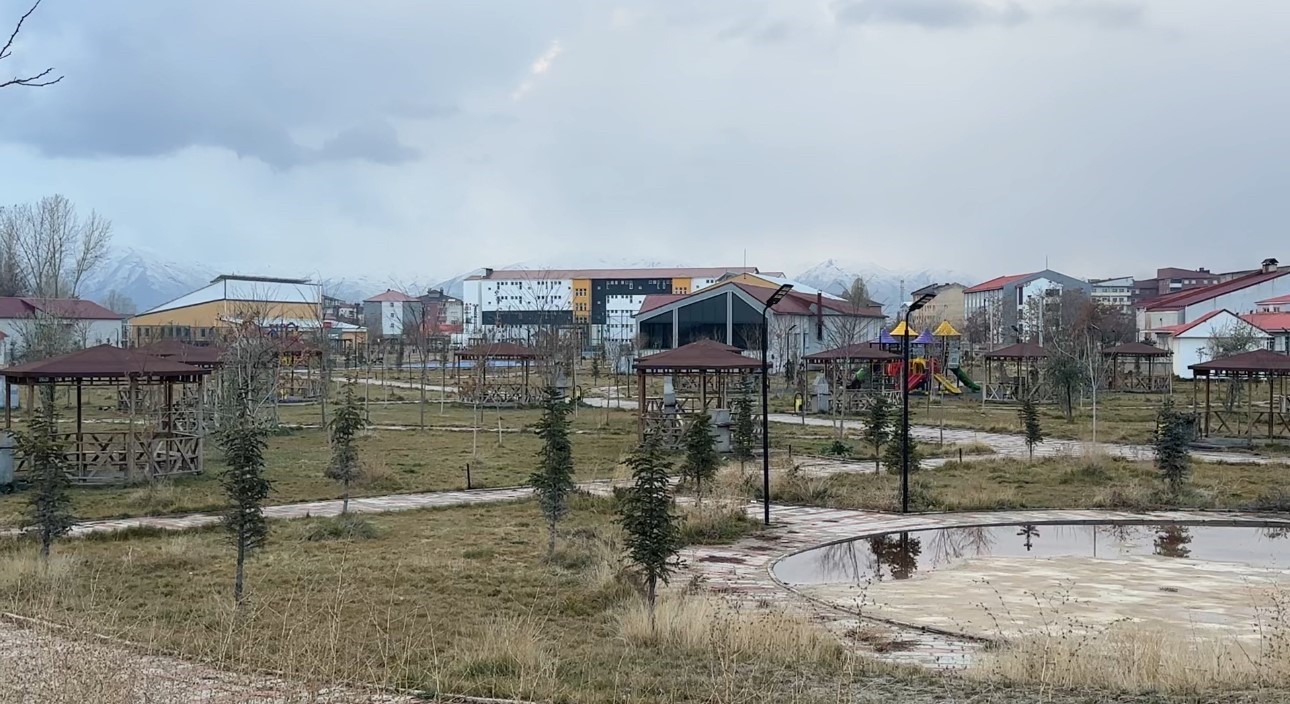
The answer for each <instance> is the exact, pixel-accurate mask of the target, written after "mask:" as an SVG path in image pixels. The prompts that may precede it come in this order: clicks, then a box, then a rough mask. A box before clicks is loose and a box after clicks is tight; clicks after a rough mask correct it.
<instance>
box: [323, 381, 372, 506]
mask: <svg viewBox="0 0 1290 704" xmlns="http://www.w3.org/2000/svg"><path fill="white" fill-rule="evenodd" d="M365 427H367V419H366V418H365V417H364V415H363V408H362V406H361V404H360V403H359V401H358V397H357V396H355V395H354V385H353V384H352V383H347V384H345V396H344V398H343V399H342V400H341V404H340V407H339V408H337V409H336V411H335V412H334V413H333V414H332V418H331V423H330V424H329V430H330V431H331V462H330V463H329V464H328V465H327V478H329V479H334V480H336V481H338V482H340V486H341V499H340V513H341V515H342V516H343V515H345V514H347V513H349V485H350V483H351V482H353V481H354V480H355V479H358V475H359V464H358V446H357V440H358V434H359V433H360V432H362V430H363V428H365Z"/></svg>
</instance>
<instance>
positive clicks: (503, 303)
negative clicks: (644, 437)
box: [462, 267, 783, 346]
mask: <svg viewBox="0 0 1290 704" xmlns="http://www.w3.org/2000/svg"><path fill="white" fill-rule="evenodd" d="M732 273H733V274H758V273H762V272H760V271H759V270H758V269H757V268H756V267H695V268H688V267H683V268H657V269H556V270H552V269H485V270H484V273H482V274H479V275H476V276H472V277H470V278H468V279H466V280H465V282H463V285H462V326H463V329H464V336H465V337H466V338H467V339H471V338H482V337H485V336H487V337H491V338H493V339H503V340H525V339H528V338H529V337H531V336H532V335H533V333H534V332H535V331H537V330H538V329H541V328H544V327H550V326H556V327H564V328H571V329H577V330H581V331H582V333H583V334H584V336H585V339H586V342H587V344H588V345H590V346H597V345H601V344H606V343H612V342H629V341H631V340H632V339H633V338H634V337H635V336H636V321H635V319H634V316H635V315H636V312H637V311H638V310H640V307H641V304H642V303H643V302H644V301H645V298H646V296H651V295H687V294H690V293H693V292H694V291H698V290H701V289H703V288H705V287H708V286H712V285H713V284H715V283H717V281H719V280H720V279H721V278H722V277H724V276H726V275H727V274H732ZM767 275H774V276H783V274H779V273H771V272H768V273H767Z"/></svg>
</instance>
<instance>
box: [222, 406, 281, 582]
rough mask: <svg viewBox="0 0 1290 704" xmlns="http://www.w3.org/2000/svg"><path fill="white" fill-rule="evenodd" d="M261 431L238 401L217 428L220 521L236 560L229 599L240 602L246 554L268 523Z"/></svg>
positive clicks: (257, 544) (255, 546) (259, 540)
mask: <svg viewBox="0 0 1290 704" xmlns="http://www.w3.org/2000/svg"><path fill="white" fill-rule="evenodd" d="M264 436H265V431H264V429H263V427H262V426H261V425H260V424H258V423H256V421H255V418H254V417H253V415H252V413H251V411H250V409H249V408H248V407H247V405H246V404H244V403H243V404H238V406H237V408H236V409H235V410H234V413H233V414H232V416H231V417H230V418H229V419H228V421H227V422H226V424H225V425H224V427H222V428H221V429H220V435H219V443H220V447H221V449H222V450H223V451H224V462H225V464H227V465H228V469H226V470H224V473H223V474H222V475H221V476H220V484H221V485H222V486H223V487H224V492H225V494H226V495H227V496H228V507H227V508H225V509H224V513H223V516H222V521H223V524H224V529H225V530H226V531H228V534H229V538H230V539H231V540H232V542H233V546H234V547H235V548H236V549H237V562H236V567H235V572H234V577H233V600H234V602H236V603H237V604H238V605H241V603H242V593H243V583H244V576H245V573H246V558H247V556H248V555H249V554H250V553H252V552H253V551H255V550H256V549H258V548H260V547H261V546H263V545H264V542H265V540H266V539H267V538H268V534H269V525H268V523H267V522H266V521H265V518H264V501H265V499H267V498H268V496H269V491H270V489H271V485H270V483H269V480H268V479H266V478H265V477H264V448H265V446H266V443H265V437H264Z"/></svg>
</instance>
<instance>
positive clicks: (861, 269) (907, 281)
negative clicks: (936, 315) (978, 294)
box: [793, 259, 976, 314]
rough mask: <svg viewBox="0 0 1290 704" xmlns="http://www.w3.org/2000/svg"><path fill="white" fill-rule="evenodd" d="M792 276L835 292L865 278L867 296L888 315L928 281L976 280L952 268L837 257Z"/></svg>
mask: <svg viewBox="0 0 1290 704" xmlns="http://www.w3.org/2000/svg"><path fill="white" fill-rule="evenodd" d="M793 278H795V279H796V280H798V281H801V282H802V283H804V284H807V285H809V286H814V287H816V288H818V289H820V290H822V291H828V292H830V293H837V294H841V293H844V292H845V291H846V290H847V288H848V287H850V286H851V282H852V281H855V280H856V279H857V278H861V279H864V282H865V284H866V285H867V286H868V287H869V297H870V298H872V299H873V300H874V301H875V302H877V303H880V304H882V307H883V310H885V311H886V312H887V313H888V314H892V313H894V312H895V310H896V309H897V308H899V307H900V304H901V302H902V301H903V300H907V299H908V298H909V293H910V291H913V290H914V289H918V288H922V287H923V286H926V285H928V284H945V283H961V284H965V285H969V286H970V285H972V284H973V283H975V282H976V277H973V276H971V275H970V274H965V273H963V272H961V271H954V270H951V269H924V270H921V271H893V270H891V269H887V268H884V267H881V266H877V265H875V264H854V263H848V262H842V261H839V260H837V259H826V260H825V261H822V262H820V263H819V264H816V265H815V266H813V267H811V268H810V269H807V270H806V271H803V272H802V273H800V274H798V275H797V276H795V277H793ZM902 289H903V294H904V295H903V297H902Z"/></svg>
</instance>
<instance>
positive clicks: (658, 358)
mask: <svg viewBox="0 0 1290 704" xmlns="http://www.w3.org/2000/svg"><path fill="white" fill-rule="evenodd" d="M761 368H762V364H761V360H758V359H753V358H752V357H745V356H744V355H742V354H740V353H739V349H738V348H737V347H732V346H730V345H727V344H724V343H721V342H716V341H714V340H699V341H698V342H691V343H690V344H688V345H683V346H681V347H677V348H676V349H672V350H667V351H664V352H659V353H657V354H652V355H650V356H648V357H642V358H640V359H638V360H636V381H637V394H636V402H637V406H636V407H637V418H638V432H639V434H640V437H641V439H642V440H643V439H644V438H645V435H646V433H650V434H657V435H658V436H660V437H662V438H663V444H664V445H666V446H673V447H674V446H677V445H678V444H679V443H680V440H681V434H682V433H683V432H684V430H685V428H686V427H687V426H688V425H689V423H688V422H687V418H688V417H692V416H697V415H699V414H702V413H709V412H712V411H716V410H718V409H730V407H731V405H732V404H731V403H730V401H731V399H732V398H733V396H734V395H735V394H736V393H741V392H750V390H749V388H748V386H749V383H748V382H749V381H750V378H751V377H752V376H753V375H754V374H755V373H756V372H759V371H760V370H761ZM652 376H661V377H664V379H663V384H662V388H661V389H660V393H658V395H652V394H651V393H650V391H651V390H650V388H649V384H648V383H647V381H648V379H649V377H652ZM669 387H670V389H669ZM719 422H720V421H719V420H718V424H719Z"/></svg>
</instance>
